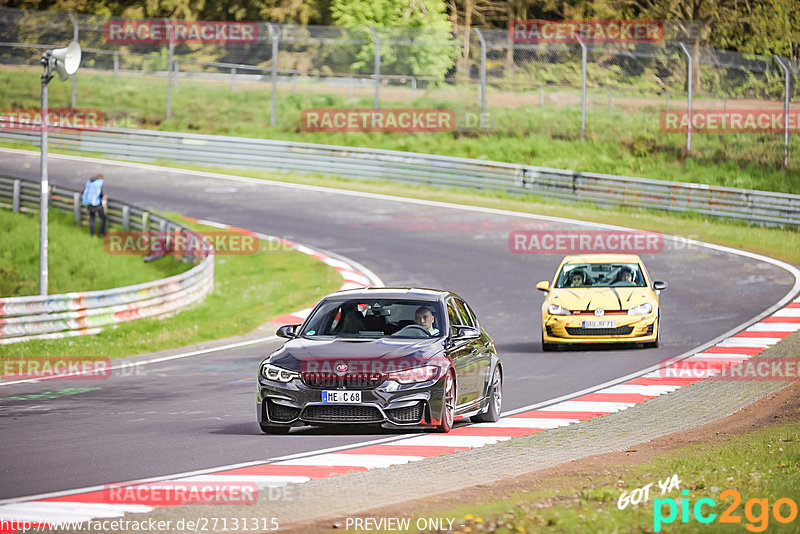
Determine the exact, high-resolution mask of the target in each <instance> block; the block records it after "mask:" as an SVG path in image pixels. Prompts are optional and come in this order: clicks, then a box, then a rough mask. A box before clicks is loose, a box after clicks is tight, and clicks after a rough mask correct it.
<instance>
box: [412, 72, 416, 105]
mask: <svg viewBox="0 0 800 534" xmlns="http://www.w3.org/2000/svg"><path fill="white" fill-rule="evenodd" d="M416 99H417V77H416V76H412V77H411V100H416Z"/></svg>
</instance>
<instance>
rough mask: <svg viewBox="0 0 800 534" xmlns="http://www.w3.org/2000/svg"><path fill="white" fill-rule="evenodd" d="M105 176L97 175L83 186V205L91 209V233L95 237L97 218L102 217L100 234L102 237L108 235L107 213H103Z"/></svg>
mask: <svg viewBox="0 0 800 534" xmlns="http://www.w3.org/2000/svg"><path fill="white" fill-rule="evenodd" d="M103 182H104V180H103V175H102V174H97V175H95V176H92V177H91V178H89V179H88V180H86V185H85V186H83V195H82V196H81V203H83V204H84V205H85V206H88V208H89V231H90V232H91V234H92V235H94V220H95V216H99V217H100V232H99V235H100V236H101V237H102V236H104V235H105V234H106V212H105V211H103Z"/></svg>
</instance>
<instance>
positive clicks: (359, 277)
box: [339, 271, 370, 286]
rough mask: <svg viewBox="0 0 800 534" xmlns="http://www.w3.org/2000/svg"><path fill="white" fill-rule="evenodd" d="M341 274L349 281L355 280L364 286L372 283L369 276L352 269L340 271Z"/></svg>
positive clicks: (354, 281)
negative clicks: (353, 271)
mask: <svg viewBox="0 0 800 534" xmlns="http://www.w3.org/2000/svg"><path fill="white" fill-rule="evenodd" d="M339 274H340V275H341V276H342V278H344V279H345V281H347V282H353V283H355V284H361V285H363V286H368V285H369V284H370V281H369V278H367V277H366V276H364V275H361V274H357V273H352V272H350V271H345V272H342V271H339Z"/></svg>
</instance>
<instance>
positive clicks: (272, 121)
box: [267, 23, 280, 127]
mask: <svg viewBox="0 0 800 534" xmlns="http://www.w3.org/2000/svg"><path fill="white" fill-rule="evenodd" d="M267 30H268V31H269V38H270V40H272V112H271V113H270V116H269V125H270V126H272V127H274V126H275V120H276V117H275V114H276V113H277V112H278V46H279V44H280V35H279V34H278V32H277V31H275V27H274V26H273V25H272V24H270V23H267Z"/></svg>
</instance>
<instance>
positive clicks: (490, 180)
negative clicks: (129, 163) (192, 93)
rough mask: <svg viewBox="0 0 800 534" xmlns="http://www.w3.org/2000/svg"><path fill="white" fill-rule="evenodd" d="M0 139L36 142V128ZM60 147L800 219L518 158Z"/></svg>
mask: <svg viewBox="0 0 800 534" xmlns="http://www.w3.org/2000/svg"><path fill="white" fill-rule="evenodd" d="M0 139H2V140H4V141H15V142H23V143H31V144H34V145H36V144H38V143H39V134H38V133H37V132H35V131H3V132H0ZM50 139H51V141H50V142H51V145H52V146H54V147H57V148H62V149H70V150H77V151H86V152H94V153H100V154H106V155H108V156H113V157H117V158H123V159H128V160H137V161H156V160H172V161H177V162H183V163H191V164H194V165H208V166H213V167H234V168H249V169H261V170H268V171H273V172H299V173H313V174H328V175H334V176H339V177H344V178H368V179H387V180H395V181H402V182H411V183H422V184H433V185H445V186H457V187H470V188H476V189H492V190H501V191H506V192H509V193H517V194H535V195H541V196H544V197H555V198H561V199H565V200H578V201H590V202H595V203H600V204H607V205H621V206H630V207H638V208H649V209H655V210H664V211H675V212H696V213H701V214H705V215H713V216H719V217H730V218H734V219H739V220H745V221H749V222H751V223H758V224H767V225H788V226H800V195H793V194H786V193H773V192H769V191H755V190H748V189H738V188H731V187H719V186H710V185H702V184H692V183H683V182H670V181H662V180H651V179H644V178H633V177H628V176H615V175H609V174H598V173H591V172H575V171H571V170H561V169H550V168H545V167H535V166H532V165H522V164H514V163H502V162H496V161H484V160H479V159H469V158H458V157H452V156H439V155H432V154H419V153H413V152H400V151H393V150H379V149H370V148H357V147H344V146H332V145H319V144H312V143H296V142H290V141H276V140H267V139H252V138H243V137H225V136H216V135H203V134H190V133H175V132H156V131H149V130H131V129H121V128H104V129H102V130H93V131H92V130H83V131H70V132H54V133H51V134H50Z"/></svg>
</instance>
